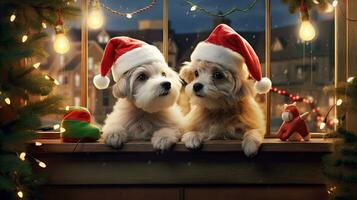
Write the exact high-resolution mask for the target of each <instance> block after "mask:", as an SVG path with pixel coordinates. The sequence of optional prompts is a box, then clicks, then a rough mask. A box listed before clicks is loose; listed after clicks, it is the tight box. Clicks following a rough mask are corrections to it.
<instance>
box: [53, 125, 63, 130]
mask: <svg viewBox="0 0 357 200" xmlns="http://www.w3.org/2000/svg"><path fill="white" fill-rule="evenodd" d="M60 127H61V125H59V124H55V125H53V130H57V129H59V128H60Z"/></svg>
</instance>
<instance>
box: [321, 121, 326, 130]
mask: <svg viewBox="0 0 357 200" xmlns="http://www.w3.org/2000/svg"><path fill="white" fill-rule="evenodd" d="M325 127H326V123H325V122H321V124H320V129H321V130H322V129H324V128H325Z"/></svg>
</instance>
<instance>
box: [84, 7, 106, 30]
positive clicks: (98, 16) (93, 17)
mask: <svg viewBox="0 0 357 200" xmlns="http://www.w3.org/2000/svg"><path fill="white" fill-rule="evenodd" d="M103 24H104V17H103V13H102V11H101V10H100V4H99V2H98V0H94V1H92V10H91V12H90V13H89V15H88V26H89V28H91V29H99V28H100V27H102V26H103Z"/></svg>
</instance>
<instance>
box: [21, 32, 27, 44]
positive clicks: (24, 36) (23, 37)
mask: <svg viewBox="0 0 357 200" xmlns="http://www.w3.org/2000/svg"><path fill="white" fill-rule="evenodd" d="M27 38H28V36H27V34H25V35H23V36H22V38H21V41H22V42H23V43H24V42H26V41H27Z"/></svg>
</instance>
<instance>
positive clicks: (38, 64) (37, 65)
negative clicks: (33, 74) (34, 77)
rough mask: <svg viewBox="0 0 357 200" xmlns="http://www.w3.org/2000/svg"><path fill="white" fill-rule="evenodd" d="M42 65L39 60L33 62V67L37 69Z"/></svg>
mask: <svg viewBox="0 0 357 200" xmlns="http://www.w3.org/2000/svg"><path fill="white" fill-rule="evenodd" d="M40 65H41V63H40V62H38V63H35V64H33V67H34V68H36V69H38V68H39V67H40Z"/></svg>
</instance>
